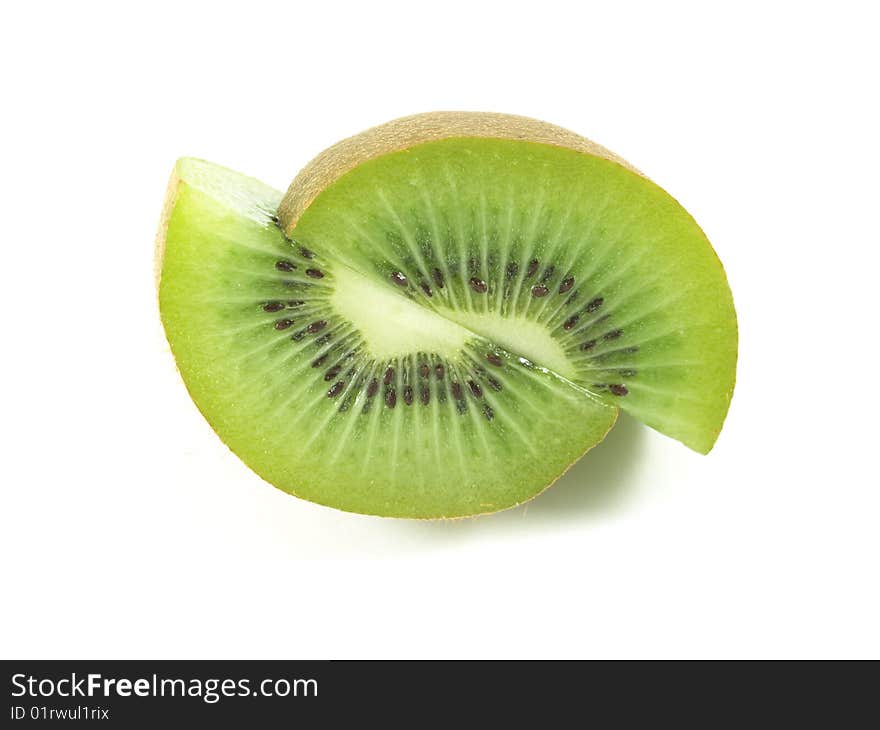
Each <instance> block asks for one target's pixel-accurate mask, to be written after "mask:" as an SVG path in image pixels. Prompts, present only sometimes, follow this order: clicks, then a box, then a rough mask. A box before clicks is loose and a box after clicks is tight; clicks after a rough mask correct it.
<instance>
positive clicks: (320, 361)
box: [312, 353, 327, 368]
mask: <svg viewBox="0 0 880 730" xmlns="http://www.w3.org/2000/svg"><path fill="white" fill-rule="evenodd" d="M326 360H327V353H324V354H323V355H321V357H318V358H315V360H313V361H312V367H313V368H319V367H321V365H323V364H324V362H325V361H326Z"/></svg>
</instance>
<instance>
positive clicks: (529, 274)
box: [526, 259, 540, 279]
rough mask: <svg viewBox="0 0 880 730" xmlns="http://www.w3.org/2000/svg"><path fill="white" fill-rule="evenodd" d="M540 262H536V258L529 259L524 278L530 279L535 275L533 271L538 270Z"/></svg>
mask: <svg viewBox="0 0 880 730" xmlns="http://www.w3.org/2000/svg"><path fill="white" fill-rule="evenodd" d="M539 266H540V264H539V263H538V259H532V260H531V261H529V268H528V269H526V279H530V278H531V277H533V276H534V275H535V272H536V271H537V270H538V267H539Z"/></svg>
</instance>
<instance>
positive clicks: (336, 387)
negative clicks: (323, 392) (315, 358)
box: [327, 380, 345, 398]
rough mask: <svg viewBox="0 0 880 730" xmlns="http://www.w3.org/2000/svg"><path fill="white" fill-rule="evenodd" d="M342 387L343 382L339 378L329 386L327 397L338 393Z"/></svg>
mask: <svg viewBox="0 0 880 730" xmlns="http://www.w3.org/2000/svg"><path fill="white" fill-rule="evenodd" d="M344 387H345V383H343V382H342V381H341V380H340V381H338V382H336V383H334V384H333V386H332V387H331V388H330V390H328V391H327V397H328V398H335V397H336V396H337V395H339V394H340V393H341V392H342V389H343V388H344Z"/></svg>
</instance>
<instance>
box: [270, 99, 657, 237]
mask: <svg viewBox="0 0 880 730" xmlns="http://www.w3.org/2000/svg"><path fill="white" fill-rule="evenodd" d="M454 137H482V138H489V139H512V140H521V141H525V142H536V143H539V144H547V145H552V146H554V147H565V148H567V149H571V150H575V151H577V152H583V153H584V154H588V155H594V156H596V157H602V158H604V159H606V160H611V161H612V162H616V163H618V164H619V165H622V166H623V167H626V168H627V169H629V170H632V171H633V172H635V173H637V174H639V175H642V177H644V175H643V174H642V173H641V172H639V171H638V170H637V169H636V168H635V167H633V166H632V165H630V164H629V163H628V162H627V161H626V160H624V159H622V158H621V157H618V156H617V155H615V154H614V153H613V152H611V151H609V150H607V149H605V148H604V147H602V146H601V145H598V144H596V143H595V142H592V141H590V140H589V139H587V138H586V137H581V136H580V135H578V134H575V133H574V132H570V131H569V130H567V129H563V128H562V127H557V126H556V125H554V124H548V123H547V122H541V121H539V120H537V119H530V118H529V117H519V116H514V115H512V114H496V113H494V112H427V113H425V114H415V115H414V116H410V117H401V118H400V119H395V120H393V121H391V122H386V123H385V124H381V125H379V126H378V127H373V128H372V129H368V130H367V131H366V132H361V133H360V134H356V135H355V136H354V137H349V138H348V139H344V140H342V141H341V142H337V143H336V144H335V145H333V146H332V147H329V148H328V149H326V150H324V151H323V152H322V153H321V154H319V155H318V156H317V157H316V158H315V159H313V160H312V161H311V162H309V164H307V165H306V166H305V167H304V168H303V169H302V170H301V171H300V173H299V175H297V176H296V177H295V178H294V180H293V182H292V183H291V184H290V187H289V188H288V189H287V193H285V195H284V199H283V200H282V201H281V205H280V206H279V208H278V218H279V220H280V221H281V226H282V229H283V230H284V232H285V233H287V234H288V235H290V234H291V232H292V231H293V229H294V228H295V227H296V224H297V222H298V221H299V219H300V216H302V214H303V213H304V212H305V210H306V208H308V207H309V205H311V203H312V201H313V200H314V199H315V198H317V197H318V195H320V194H321V192H322V191H323V190H324V189H325V188H327V186H329V185H331V184H332V183H333V182H335V181H336V180H338V179H339V178H340V177H342V176H343V175H344V174H345V173H347V172H349V171H350V170H353V169H354V168H355V167H357V166H358V165H360V164H362V163H364V162H366V161H367V160H372V159H374V158H376V157H381V156H382V155H386V154H388V153H390V152H399V151H401V150H405V149H409V148H410V147H414V146H416V145H419V144H424V143H425V142H435V141H437V140H441V139H450V138H454Z"/></svg>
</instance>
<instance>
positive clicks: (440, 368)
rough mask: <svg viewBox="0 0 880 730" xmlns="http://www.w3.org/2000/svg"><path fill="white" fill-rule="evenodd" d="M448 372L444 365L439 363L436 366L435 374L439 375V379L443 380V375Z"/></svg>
mask: <svg viewBox="0 0 880 730" xmlns="http://www.w3.org/2000/svg"><path fill="white" fill-rule="evenodd" d="M445 373H446V368H444V367H443V366H442V365H438V366H437V367H435V368H434V374H435V375H436V376H437V380H443V375H444V374H445Z"/></svg>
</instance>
